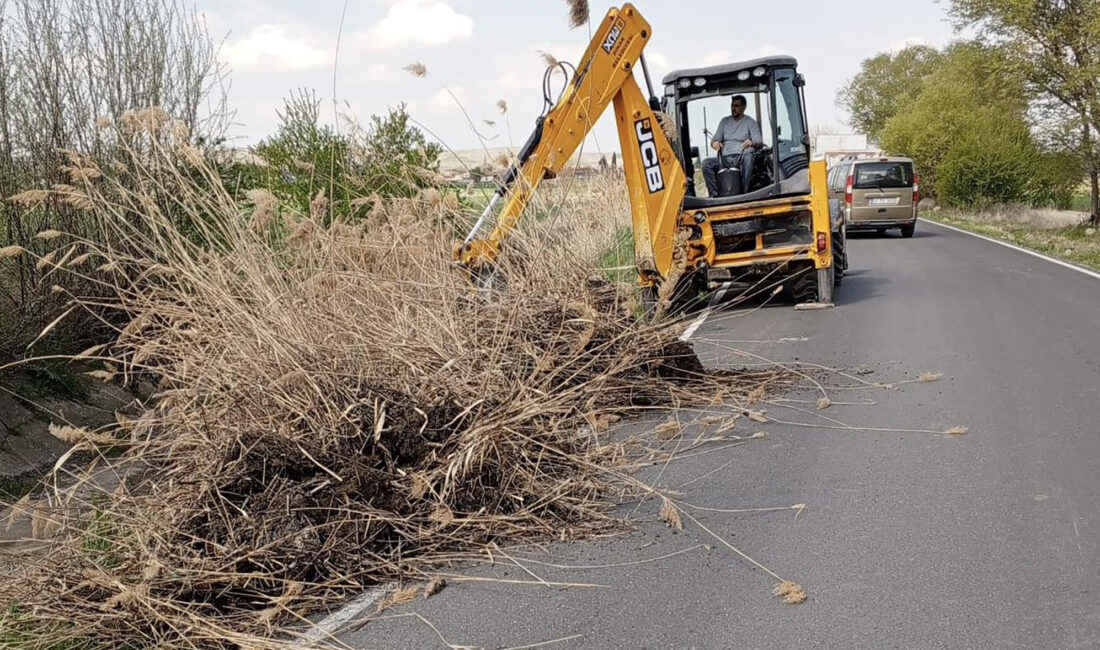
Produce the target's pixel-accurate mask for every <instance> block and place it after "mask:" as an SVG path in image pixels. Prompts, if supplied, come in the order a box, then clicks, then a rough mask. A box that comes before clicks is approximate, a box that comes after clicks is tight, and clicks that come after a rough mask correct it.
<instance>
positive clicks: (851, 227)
mask: <svg viewBox="0 0 1100 650" xmlns="http://www.w3.org/2000/svg"><path fill="white" fill-rule="evenodd" d="M916 222H917V219H916V217H914V218H912V219H879V220H875V221H849V222H848V223H847V225H846V227H847V230H848V232H853V231H858V230H878V229H879V228H901V227H902V226H911V225H913V224H915V223H916Z"/></svg>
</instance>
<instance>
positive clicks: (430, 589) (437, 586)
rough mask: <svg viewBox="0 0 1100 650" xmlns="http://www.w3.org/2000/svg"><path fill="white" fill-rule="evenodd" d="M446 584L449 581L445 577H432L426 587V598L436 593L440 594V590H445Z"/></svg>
mask: <svg viewBox="0 0 1100 650" xmlns="http://www.w3.org/2000/svg"><path fill="white" fill-rule="evenodd" d="M446 586H447V581H446V580H445V579H443V578H432V581H431V582H429V583H428V584H427V585H425V587H424V598H425V599H427V598H431V597H432V596H434V595H436V594H438V593H439V592H441V591H443V589H444V588H445V587H446Z"/></svg>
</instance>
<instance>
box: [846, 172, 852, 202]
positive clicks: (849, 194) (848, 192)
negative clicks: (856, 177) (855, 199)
mask: <svg viewBox="0 0 1100 650" xmlns="http://www.w3.org/2000/svg"><path fill="white" fill-rule="evenodd" d="M844 202H845V203H847V204H848V205H852V175H851V174H848V178H846V179H845V180H844Z"/></svg>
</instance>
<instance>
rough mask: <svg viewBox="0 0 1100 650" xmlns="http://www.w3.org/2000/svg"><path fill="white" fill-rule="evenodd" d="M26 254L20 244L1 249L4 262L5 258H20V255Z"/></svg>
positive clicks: (0, 257) (0, 258) (0, 252)
mask: <svg viewBox="0 0 1100 650" xmlns="http://www.w3.org/2000/svg"><path fill="white" fill-rule="evenodd" d="M25 252H26V251H25V250H24V249H23V247H22V246H19V245H18V244H12V245H11V246H4V247H3V248H0V260H2V259H4V258H7V257H19V256H20V255H22V254H23V253H25Z"/></svg>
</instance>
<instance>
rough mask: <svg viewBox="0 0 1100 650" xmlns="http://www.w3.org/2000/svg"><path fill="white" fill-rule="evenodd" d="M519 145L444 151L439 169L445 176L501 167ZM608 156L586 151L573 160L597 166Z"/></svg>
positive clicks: (610, 154) (575, 156)
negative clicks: (487, 166) (601, 159)
mask: <svg viewBox="0 0 1100 650" xmlns="http://www.w3.org/2000/svg"><path fill="white" fill-rule="evenodd" d="M517 151H519V147H518V146H517V147H490V148H487V149H460V150H456V151H455V152H453V153H452V152H450V151H444V152H443V153H442V154H441V155H440V156H439V171H440V172H442V173H443V175H445V176H449V175H451V174H460V173H463V172H465V171H466V170H468V169H471V168H473V167H479V166H485V165H489V166H494V167H501V166H502V165H500V164H499V163H498V160H500V159H502V158H508V157H511V156H514V155H515V154H516V152H517ZM602 156H606V157H607V161H608V162H609V163H610V162H611V156H612V153H611V152H603V153H601V152H599V151H584V152H583V153H581V154H579V156H578V155H574V156H573V159H572V160H571V162H573V163H575V162H576V161H577V159H578V158H579V160H580V164H581V166H582V167H596V166H598V165H599V164H600V157H602Z"/></svg>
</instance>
